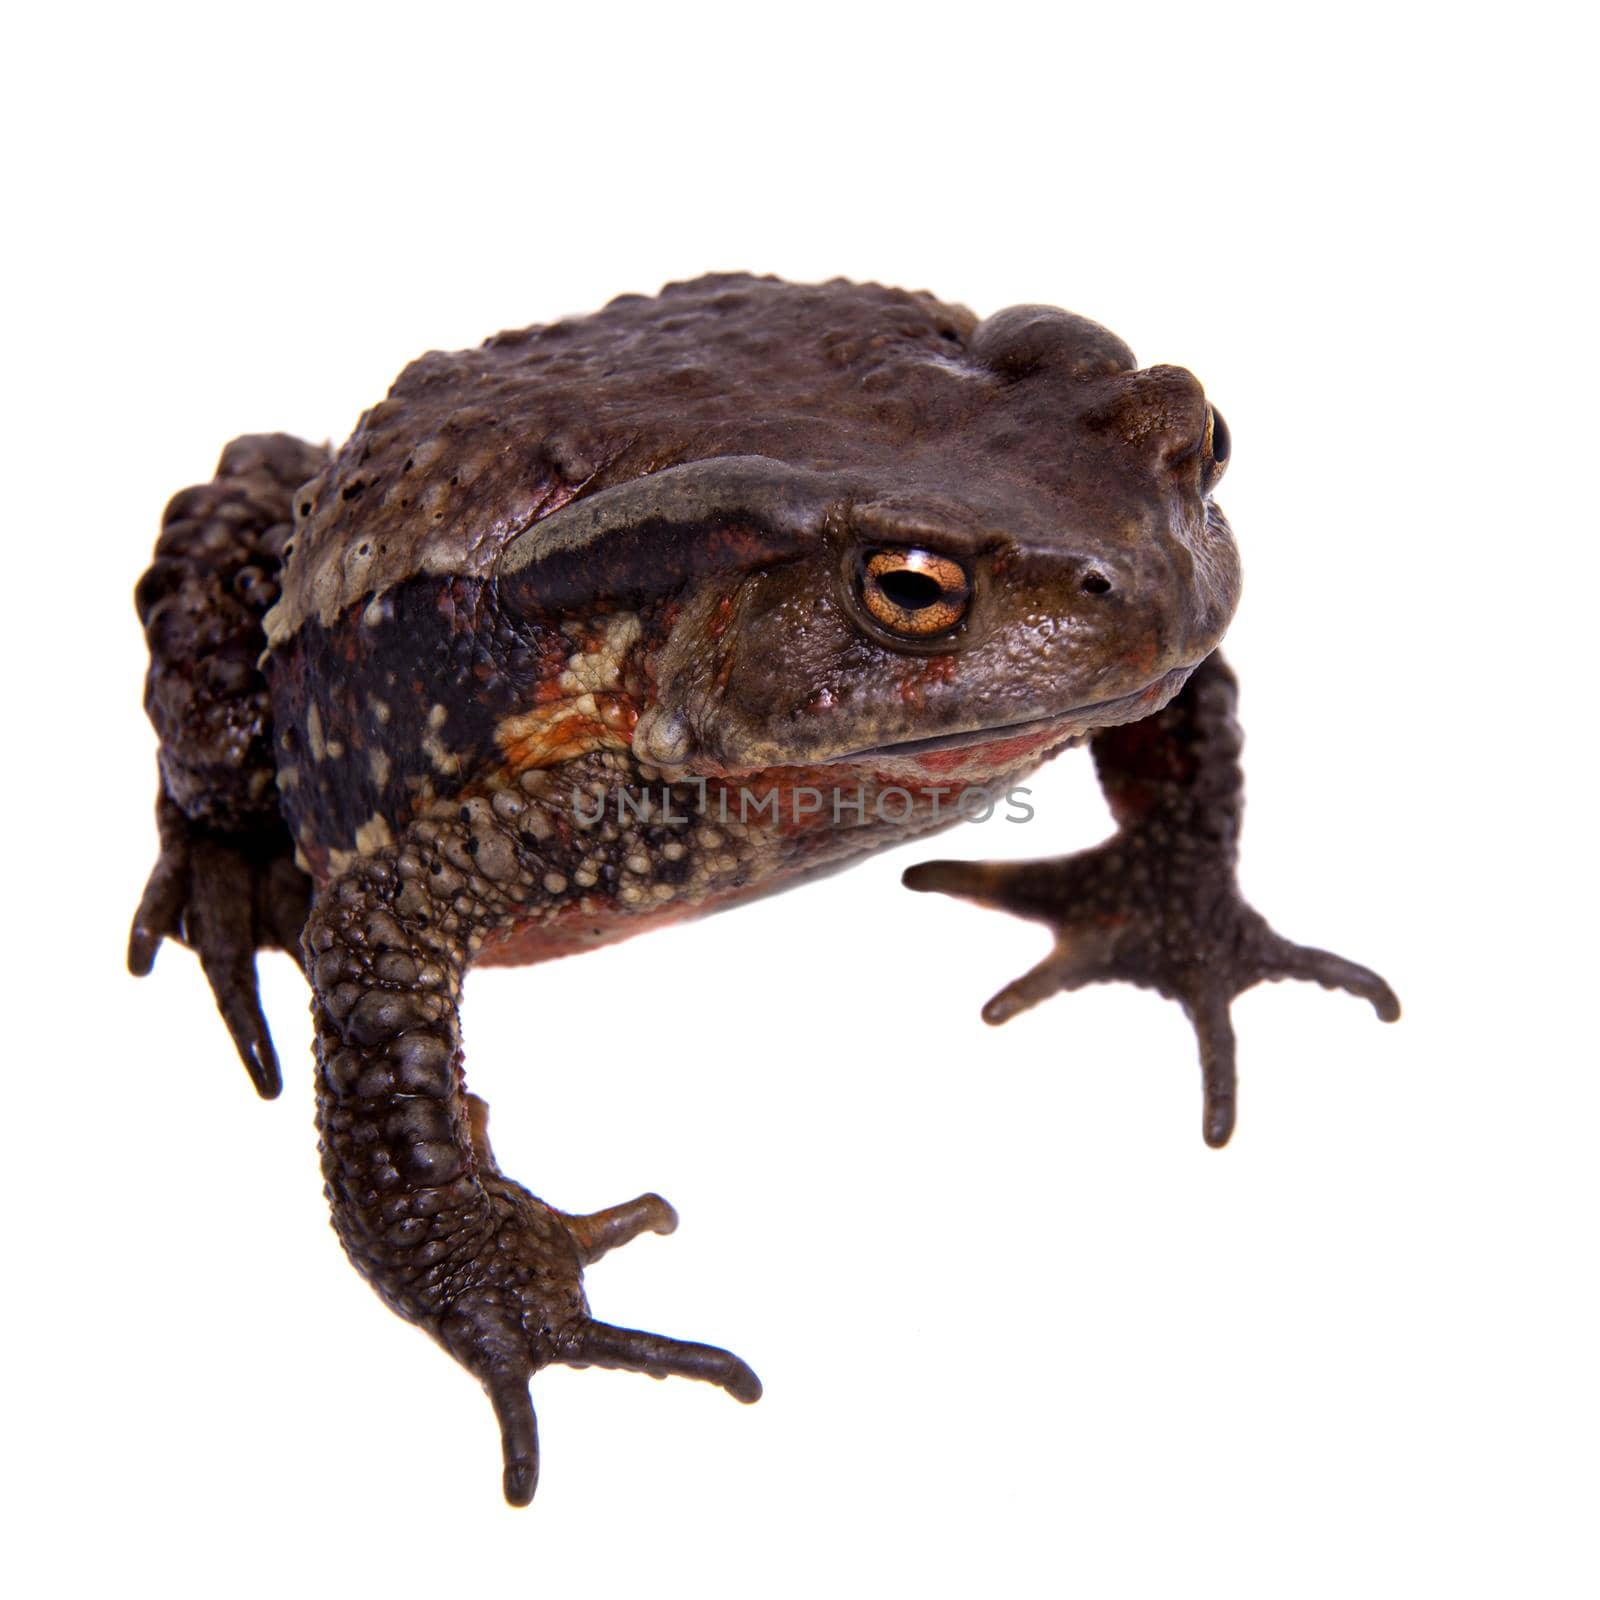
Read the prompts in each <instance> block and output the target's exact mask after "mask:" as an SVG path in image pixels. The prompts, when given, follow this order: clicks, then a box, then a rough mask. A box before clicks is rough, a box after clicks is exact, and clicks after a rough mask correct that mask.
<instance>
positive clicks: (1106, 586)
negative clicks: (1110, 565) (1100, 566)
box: [1079, 572, 1111, 594]
mask: <svg viewBox="0 0 1600 1600" xmlns="http://www.w3.org/2000/svg"><path fill="white" fill-rule="evenodd" d="M1079 587H1080V588H1081V589H1082V590H1083V592H1084V593H1085V594H1110V593H1111V580H1110V579H1109V578H1108V577H1107V576H1106V575H1105V573H1103V572H1086V573H1085V574H1084V575H1083V582H1082V583H1081V584H1080V585H1079Z"/></svg>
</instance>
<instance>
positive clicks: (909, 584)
mask: <svg viewBox="0 0 1600 1600" xmlns="http://www.w3.org/2000/svg"><path fill="white" fill-rule="evenodd" d="M877 584H878V591H879V593H881V594H882V595H883V597H884V599H885V600H887V601H889V603H890V604H891V605H896V606H899V608H900V609H901V610H902V611H922V610H925V609H926V608H927V607H928V606H931V605H936V604H938V602H939V601H941V600H942V599H944V585H943V584H941V583H940V582H939V580H938V579H937V578H934V577H930V576H929V575H928V574H927V573H926V572H913V571H912V570H911V569H910V568H909V567H901V568H898V569H897V570H896V571H894V572H883V573H879V574H878V578H877Z"/></svg>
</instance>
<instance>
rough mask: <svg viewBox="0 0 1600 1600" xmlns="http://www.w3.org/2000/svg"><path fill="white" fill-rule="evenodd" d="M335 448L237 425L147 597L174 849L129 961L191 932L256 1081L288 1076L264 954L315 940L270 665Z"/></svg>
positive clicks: (162, 861) (275, 1083)
mask: <svg viewBox="0 0 1600 1600" xmlns="http://www.w3.org/2000/svg"><path fill="white" fill-rule="evenodd" d="M325 458H326V453H325V452H324V451H323V450H321V449H319V448H317V447H316V446H313V445H309V444H306V443H304V442H303V441H302V440H299V439H294V438H291V437H290V436H289V435H287V434H281V433H279V434H260V435H251V436H249V437H246V438H243V439H235V440H234V441H233V443H232V444H230V445H229V446H228V447H227V449H226V450H224V451H223V453H222V459H221V461H220V462H219V463H218V464H217V475H216V477H215V478H213V479H212V481H211V482H210V483H207V484H200V485H197V486H196V487H195V488H192V489H185V490H184V491H183V492H182V493H180V494H177V495H175V496H174V497H173V498H172V501H171V502H170V504H169V505H168V506H167V509H166V514H165V515H164V516H163V518H162V523H161V537H160V539H159V540H158V541H157V543H156V550H155V560H154V561H153V562H152V564H151V566H150V568H149V570H148V571H147V572H146V573H145V575H144V577H143V578H142V579H140V581H139V586H138V589H137V590H136V591H135V594H134V601H135V604H136V606H137V607H138V611H139V620H140V621H141V622H142V623H143V624H144V629H145V639H146V642H147V643H148V645H149V648H150V671H149V674H148V676H147V677H146V679H145V709H146V710H147V711H148V712H149V714H150V720H151V721H152V722H153V723H154V724H155V728H156V732H157V734H159V735H160V738H161V754H160V787H159V789H158V790H157V795H156V826H157V829H158V832H159V837H160V842H161V854H160V857H159V859H158V860H157V862H156V866H155V870H154V871H153V872H152V873H151V874H150V881H149V883H148V884H147V885H146V887H145V891H144V896H143V898H142V899H141V901H140V902H139V909H138V910H137V911H136V912H135V914H134V919H133V928H132V931H131V933H130V935H129V939H128V966H129V968H130V969H131V970H132V971H133V972H134V973H136V974H137V975H139V976H141V977H142V976H144V975H145V974H146V973H148V972H149V971H150V968H151V966H152V964H153V963H154V961H155V958H156V951H157V950H158V949H159V948H160V946H161V942H162V940H163V939H166V938H174V939H177V940H179V941H180V942H182V943H183V944H186V945H188V946H190V947H191V948H192V949H193V950H194V951H195V953H196V954H197V955H198V956H199V957H200V963H201V966H202V968H203V969H204V971H205V975H206V978H207V980H208V981H209V982H210V984H211V989H212V993H213V994H214V995H215V996H216V999H217V1008H218V1009H219V1010H220V1011H221V1013H222V1016H223V1020H224V1021H225V1022H226V1023H227V1025H228V1031H229V1032H230V1033H231V1034H232V1036H233V1041H234V1044H235V1046H236V1047H237V1048H238V1051H239V1055H240V1057H241V1058H242V1059H243V1061H244V1064H245V1068H246V1070H247V1071H248V1072H249V1074H250V1078H251V1081H252V1082H253V1083H254V1084H255V1086H256V1089H257V1091H258V1092H259V1093H261V1094H262V1095H264V1096H269V1097H270V1096H272V1095H275V1094H277V1092H278V1090H279V1088H280V1087H281V1083H282V1080H281V1079H280V1077H279V1074H278V1062H277V1058H276V1056H275V1055H274V1053H273V1049H272V1039H271V1036H270V1035H269V1034H268V1032H267V1025H266V1020H265V1019H264V1018H263V1016H262V1014H261V1004H260V1001H259V999H258V997H257V993H256V972H255V954H256V951H257V950H258V949H266V948H277V949H283V950H287V951H289V952H290V954H291V955H293V956H294V957H295V958H296V960H298V959H299V954H300V933H301V929H302V928H303V927H304V925H305V919H306V912H307V909H308V907H309V905H310V882H309V880H308V879H307V877H306V875H305V874H304V873H303V872H301V871H300V870H299V868H298V867H296V865H295V863H294V853H293V845H292V843H291V841H290V838H289V833H288V829H287V828H286V827H285V826H284V823H283V820H282V817H281V816H280V815H279V812H278V795H277V789H276V787H275V783H274V764H273V754H272V712H271V706H270V703H269V699H268V693H267V684H266V680H265V678H264V676H263V675H262V672H261V669H260V667H259V665H258V662H259V659H260V656H261V653H262V651H263V650H264V649H265V648H266V638H265V635H264V634H263V632H262V626H261V619H262V617H263V615H264V614H265V613H266V610H267V608H268V607H269V606H271V605H272V603H273V602H274V601H275V600H276V599H277V597H278V572H279V568H280V566H281V565H282V561H283V554H284V547H285V545H286V544H287V542H288V538H289V530H290V526H291V522H292V515H291V513H292V510H293V496H294V494H295V491H296V490H297V489H298V488H299V487H300V485H301V484H303V483H304V482H306V480H307V479H308V478H311V477H312V476H314V475H315V474H316V473H317V472H318V471H319V470H320V468H321V467H322V465H323V462H324V460H325Z"/></svg>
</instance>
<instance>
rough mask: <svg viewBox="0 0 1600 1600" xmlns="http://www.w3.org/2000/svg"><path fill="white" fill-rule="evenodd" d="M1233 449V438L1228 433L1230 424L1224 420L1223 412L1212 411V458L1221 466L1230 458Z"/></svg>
mask: <svg viewBox="0 0 1600 1600" xmlns="http://www.w3.org/2000/svg"><path fill="white" fill-rule="evenodd" d="M1232 449H1233V440H1232V438H1231V437H1230V436H1229V434H1228V424H1227V423H1226V422H1224V421H1223V420H1222V413H1221V412H1220V411H1217V410H1213V411H1212V413H1211V459H1212V460H1213V461H1215V462H1216V464H1217V465H1218V466H1219V467H1220V466H1222V465H1224V464H1225V463H1226V461H1227V459H1228V455H1229V452H1230V451H1231V450H1232Z"/></svg>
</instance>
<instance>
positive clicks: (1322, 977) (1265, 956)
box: [903, 830, 1400, 1147]
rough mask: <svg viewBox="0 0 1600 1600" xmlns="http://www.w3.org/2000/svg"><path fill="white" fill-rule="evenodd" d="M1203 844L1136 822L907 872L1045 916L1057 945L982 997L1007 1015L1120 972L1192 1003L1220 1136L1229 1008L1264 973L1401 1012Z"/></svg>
mask: <svg viewBox="0 0 1600 1600" xmlns="http://www.w3.org/2000/svg"><path fill="white" fill-rule="evenodd" d="M1221 868H1222V863H1221V862H1213V861H1208V860H1207V859H1206V857H1205V855H1204V854H1203V853H1198V854H1194V855H1191V856H1189V857H1188V858H1187V859H1185V858H1184V857H1183V856H1182V855H1181V854H1178V855H1175V854H1174V853H1173V852H1172V850H1171V848H1170V842H1169V841H1166V840H1164V839H1153V838H1150V837H1148V836H1146V835H1144V834H1142V833H1140V832H1139V831H1138V830H1134V831H1131V832H1124V833H1122V834H1120V835H1118V836H1117V837H1116V838H1114V839H1111V840H1109V841H1108V842H1107V843H1105V844H1103V845H1100V846H1099V847H1098V848H1096V849H1093V850H1086V851H1083V852H1081V853H1080V854H1077V855H1072V856H1065V857H1062V858H1060V859H1056V860H1044V861H1020V862H966V861H927V862H923V863H921V864H920V865H918V866H914V867H911V868H910V869H909V870H908V871H907V872H906V873H905V875H904V878H903V882H904V883H905V885H906V887H907V888H910V889H918V890H932V891H934V892H937V893H940V894H949V895H955V896H957V897H959V898H961V899H964V900H971V901H975V902H976V903H978V904H980V905H988V906H995V907H998V908H999V909H1000V910H1002V911H1009V912H1012V913H1014V914H1015V915H1017V916H1022V917H1029V918H1031V919H1033V920H1034V921H1038V922H1043V923H1045V924H1047V925H1048V926H1049V927H1050V928H1051V929H1052V930H1053V931H1054V933H1055V948H1054V949H1053V950H1052V951H1051V953H1050V954H1049V955H1048V956H1046V957H1045V959H1044V960H1043V961H1041V962H1040V963H1039V964H1038V966H1036V967H1034V968H1033V969H1032V970H1031V971H1030V972H1027V973H1025V974H1024V975H1023V976H1022V977H1020V978H1018V979H1016V980H1015V981H1014V982H1012V983H1009V984H1007V985H1006V987H1005V988H1004V989H1002V990H1001V991H1000V992H999V993H998V994H996V995H995V996H994V997H993V998H992V999H991V1000H990V1001H989V1002H988V1004H987V1005H986V1006H984V1008H983V1016H984V1020H985V1021H986V1022H991V1023H995V1024H999V1023H1002V1022H1008V1021H1010V1019H1011V1018H1012V1017H1014V1016H1017V1015H1018V1014H1019V1013H1021V1012H1023V1011H1026V1010H1028V1009H1029V1008H1030V1007H1032V1006H1035V1005H1037V1004H1038V1003H1039V1002H1040V1001H1041V1000H1044V999H1046V998H1048V997H1049V996H1050V995H1053V994H1056V993H1057V992H1059V991H1062V990H1069V989H1081V988H1083V987H1084V986H1085V985H1086V984H1091V983H1109V982H1115V981H1121V982H1124V983H1134V984H1138V985H1140V986H1141V987H1143V988H1147V989H1154V990H1156V991H1157V992H1158V993H1160V994H1163V995H1165V996H1166V997H1167V998H1168V999H1169V1000H1176V1001H1177V1002H1178V1003H1179V1004H1180V1005H1181V1006H1182V1007H1183V1009H1184V1011H1185V1013H1186V1014H1187V1016H1188V1018H1189V1020H1190V1022H1191V1023H1192V1024H1193V1025H1194V1030H1195V1033H1196V1034H1197V1035H1198V1037H1199V1042H1200V1070H1201V1074H1202V1077H1203V1081H1204V1089H1205V1102H1204V1120H1203V1131H1204V1134H1205V1140H1206V1143H1207V1144H1209V1145H1212V1146H1213V1147H1220V1146H1222V1145H1224V1144H1226V1143H1227V1142H1228V1137H1229V1135H1230V1134H1231V1133H1232V1132H1233V1126H1234V1118H1235V1112H1236V1107H1237V1098H1238V1091H1237V1078H1236V1073H1235V1066H1234V1034H1233V1023H1232V1019H1231V1017H1230V1014H1229V1008H1230V1006H1231V1004H1232V1002H1233V1000H1234V999H1235V997H1236V996H1238V995H1240V994H1242V993H1243V992H1244V991H1245V990H1246V989H1249V988H1251V987H1253V986H1254V985H1255V984H1258V983H1261V982H1263V981H1268V980H1277V979H1280V978H1301V979H1306V980H1309V981H1310V982H1313V983H1320V984H1321V985H1322V986H1323V988H1325V989H1343V990H1344V991H1345V992H1346V993H1348V994H1353V995H1357V996H1359V997H1360V998H1361V999H1363V1000H1367V1001H1369V1002H1370V1003H1371V1005H1372V1007H1373V1009H1374V1010H1375V1011H1376V1012H1377V1013H1378V1015H1379V1017H1381V1018H1382V1019H1383V1021H1385V1022H1393V1021H1395V1020H1396V1019H1397V1018H1398V1017H1399V1015H1400V1002H1399V1001H1398V1000H1397V999H1396V998H1395V995H1394V991H1393V990H1392V989H1390V987H1389V985H1388V984H1387V983H1385V982H1384V981H1383V979H1382V978H1380V977H1379V976H1378V975H1377V973H1375V972H1372V971H1370V970H1369V969H1368V968H1366V967H1363V966H1358V965H1357V964H1356V963H1355V962H1353V961H1346V960H1345V959H1344V958H1343V957H1342V956H1336V955H1332V954H1330V953H1329V952H1328V951H1326V950H1316V949H1312V948H1310V947H1309V946H1306V945H1298V944H1292V943H1291V942H1290V941H1289V940H1287V939H1285V938H1283V937H1282V936H1281V935H1279V934H1278V933H1276V932H1274V930H1273V929H1272V928H1271V927H1270V926H1269V925H1268V924H1267V921H1266V919H1265V918H1264V917H1262V916H1261V915H1260V914H1259V913H1258V912H1256V911H1255V910H1253V909H1252V908H1251V907H1250V906H1248V905H1246V904H1245V902H1244V900H1243V899H1242V897H1241V896H1240V894H1239V892H1238V889H1237V888H1236V887H1235V885H1234V883H1233V877H1232V867H1231V863H1229V864H1227V866H1226V870H1225V872H1224V871H1223V870H1221Z"/></svg>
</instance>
